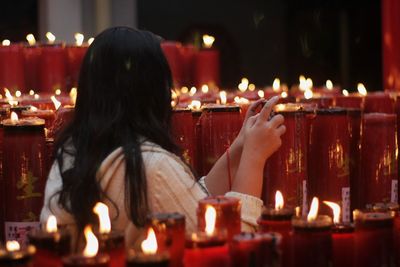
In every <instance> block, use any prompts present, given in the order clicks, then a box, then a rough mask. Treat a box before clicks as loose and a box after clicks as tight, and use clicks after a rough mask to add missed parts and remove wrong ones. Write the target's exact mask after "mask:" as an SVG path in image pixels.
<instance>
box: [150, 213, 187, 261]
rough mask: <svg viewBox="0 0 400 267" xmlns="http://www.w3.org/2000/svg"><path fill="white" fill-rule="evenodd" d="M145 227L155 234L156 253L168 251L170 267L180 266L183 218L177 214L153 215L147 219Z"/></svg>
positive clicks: (183, 235) (182, 249) (182, 244)
mask: <svg viewBox="0 0 400 267" xmlns="http://www.w3.org/2000/svg"><path fill="white" fill-rule="evenodd" d="M147 226H148V227H152V228H153V229H154V231H155V233H156V238H157V244H158V251H160V252H163V251H168V252H169V255H170V266H171V267H180V266H182V264H183V263H182V259H183V251H184V249H185V216H184V215H182V214H179V213H154V214H151V215H149V216H148V217H147Z"/></svg>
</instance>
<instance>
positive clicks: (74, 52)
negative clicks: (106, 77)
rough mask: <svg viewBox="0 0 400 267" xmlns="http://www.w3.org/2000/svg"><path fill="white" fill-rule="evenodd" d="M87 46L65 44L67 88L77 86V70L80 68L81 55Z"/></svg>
mask: <svg viewBox="0 0 400 267" xmlns="http://www.w3.org/2000/svg"><path fill="white" fill-rule="evenodd" d="M87 49H88V47H87V46H67V47H66V52H67V53H66V54H67V66H68V81H67V85H68V87H67V88H71V87H77V86H78V79H79V72H80V70H81V64H82V60H83V57H84V56H85V54H86V51H87Z"/></svg>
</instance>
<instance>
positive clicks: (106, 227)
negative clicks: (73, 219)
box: [93, 202, 111, 234]
mask: <svg viewBox="0 0 400 267" xmlns="http://www.w3.org/2000/svg"><path fill="white" fill-rule="evenodd" d="M93 212H94V213H95V214H97V216H98V217H99V222H100V225H99V228H100V229H99V232H100V233H102V234H108V233H110V232H111V221H110V216H109V215H108V207H107V206H106V205H105V204H104V203H101V202H97V203H96V205H95V206H94V208H93Z"/></svg>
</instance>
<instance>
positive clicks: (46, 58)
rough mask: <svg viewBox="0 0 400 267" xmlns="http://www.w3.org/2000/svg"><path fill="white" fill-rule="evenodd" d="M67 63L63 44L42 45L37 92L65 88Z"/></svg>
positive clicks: (49, 91)
mask: <svg viewBox="0 0 400 267" xmlns="http://www.w3.org/2000/svg"><path fill="white" fill-rule="evenodd" d="M66 77H67V64H66V55H65V47H64V45H63V44H55V45H42V53H41V56H40V64H39V88H38V90H39V92H46V93H50V94H53V93H54V92H55V90H57V89H60V90H62V91H65V90H66V86H67V84H66Z"/></svg>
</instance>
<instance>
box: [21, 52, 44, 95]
mask: <svg viewBox="0 0 400 267" xmlns="http://www.w3.org/2000/svg"><path fill="white" fill-rule="evenodd" d="M41 54H42V48H41V47H40V46H37V45H34V46H26V47H25V48H24V57H25V64H24V67H25V82H26V92H28V91H29V90H34V91H38V90H39V86H40V83H39V64H40V58H41Z"/></svg>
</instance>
